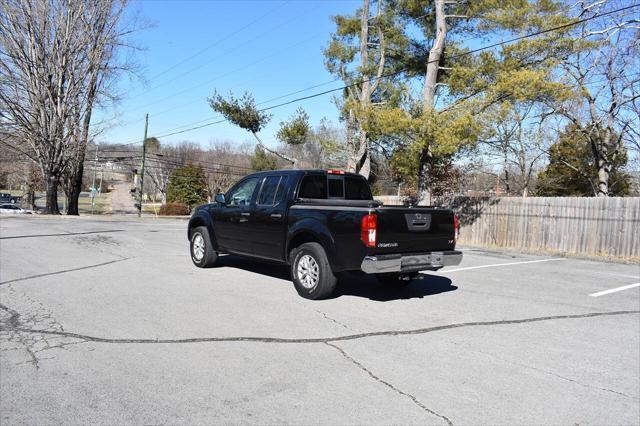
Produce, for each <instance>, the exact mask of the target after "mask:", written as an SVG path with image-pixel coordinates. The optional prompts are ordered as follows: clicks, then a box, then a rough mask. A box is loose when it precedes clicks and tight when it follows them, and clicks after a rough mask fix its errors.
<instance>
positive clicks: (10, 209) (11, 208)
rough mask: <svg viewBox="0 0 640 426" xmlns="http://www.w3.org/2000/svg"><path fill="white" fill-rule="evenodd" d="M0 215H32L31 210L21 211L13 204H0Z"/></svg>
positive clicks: (21, 209)
mask: <svg viewBox="0 0 640 426" xmlns="http://www.w3.org/2000/svg"><path fill="white" fill-rule="evenodd" d="M0 214H33V212H32V211H31V210H27V209H23V208H20V207H18V206H16V205H15V204H8V203H7V204H0Z"/></svg>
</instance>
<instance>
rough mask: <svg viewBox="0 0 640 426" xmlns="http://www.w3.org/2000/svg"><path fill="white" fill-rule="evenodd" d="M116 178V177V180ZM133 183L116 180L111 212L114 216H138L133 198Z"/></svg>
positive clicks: (112, 192)
mask: <svg viewBox="0 0 640 426" xmlns="http://www.w3.org/2000/svg"><path fill="white" fill-rule="evenodd" d="M115 176H118V175H114V179H115ZM131 187H132V185H131V182H127V181H126V180H115V181H114V183H113V189H112V191H111V212H112V213H113V214H114V215H123V214H125V215H126V214H138V209H137V208H136V206H135V200H134V199H133V197H132V196H131Z"/></svg>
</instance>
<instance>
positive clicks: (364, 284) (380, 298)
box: [218, 255, 458, 302]
mask: <svg viewBox="0 0 640 426" xmlns="http://www.w3.org/2000/svg"><path fill="white" fill-rule="evenodd" d="M218 267H219V268H237V269H242V270H244V271H247V272H253V273H256V274H260V275H265V276H268V277H271V278H276V279H280V280H285V281H287V284H289V285H291V286H293V284H291V273H290V272H289V267H288V266H284V265H278V264H272V263H266V262H258V261H255V260H253V259H251V260H250V259H245V258H243V257H239V256H233V255H224V256H220V258H219V259H218ZM457 289H458V287H457V286H455V285H452V283H451V280H450V279H449V278H446V277H441V276H438V275H430V274H425V273H422V274H420V277H419V279H415V280H413V281H412V282H411V283H409V285H407V286H406V287H402V288H389V287H386V286H383V285H381V284H380V283H379V282H378V281H377V280H376V278H375V277H373V276H369V275H365V274H352V273H348V272H347V273H341V274H339V275H338V285H337V286H336V290H335V292H334V294H333V295H332V296H331V297H330V298H329V299H336V298H339V297H349V296H350V297H363V298H366V299H370V300H375V301H377V302H389V301H392V300H404V299H420V298H423V297H427V296H433V295H436V294H440V293H446V292H450V291H455V290H457Z"/></svg>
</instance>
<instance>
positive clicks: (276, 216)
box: [271, 213, 282, 219]
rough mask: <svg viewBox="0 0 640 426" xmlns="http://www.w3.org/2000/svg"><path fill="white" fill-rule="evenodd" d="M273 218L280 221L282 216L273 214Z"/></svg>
mask: <svg viewBox="0 0 640 426" xmlns="http://www.w3.org/2000/svg"><path fill="white" fill-rule="evenodd" d="M271 217H272V218H274V219H280V218H281V217H282V215H281V214H280V213H271Z"/></svg>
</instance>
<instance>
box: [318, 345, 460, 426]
mask: <svg viewBox="0 0 640 426" xmlns="http://www.w3.org/2000/svg"><path fill="white" fill-rule="evenodd" d="M325 344H326V345H327V346H331V347H332V348H334V349H336V350H337V351H338V352H340V353H341V354H342V356H343V357H344V358H346V359H347V360H349V361H350V362H351V363H352V364H354V365H355V366H357V367H358V368H359V369H361V370H362V371H364V372H365V373H367V374H368V375H369V377H371V378H372V379H373V380H375V381H376V382H378V383H381V384H383V385H385V386H387V387H388V388H390V389H392V390H393V391H395V392H396V393H399V394H400V395H402V396H406V397H407V398H409V399H410V400H411V401H413V403H414V404H416V405H417V406H418V407H420V408H422V409H423V410H424V411H426V412H427V413H429V414H432V415H434V416H437V417H440V418H441V419H442V420H444V421H445V422H447V424H448V425H449V426H453V423H452V422H451V420H449V418H448V417H446V416H443V415H442V414H438V413H436V412H435V411H433V410H432V409H430V408H428V407H427V406H425V405H424V404H423V403H422V402H420V400H419V399H418V398H416V397H415V396H414V395H411V394H410V393H407V392H405V391H403V390H402V389H398V388H397V387H395V386H394V385H392V384H391V383H389V382H387V381H386V380H383V379H381V378H380V377H378V376H376V375H375V374H373V372H372V371H371V370H369V369H368V368H367V367H365V366H364V365H362V364H361V363H360V362H359V361H357V360H356V359H355V358H353V357H352V356H350V355H349V354H348V353H346V352H345V350H344V349H342V348H341V347H340V346H338V345H334V344H331V343H329V342H325Z"/></svg>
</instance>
